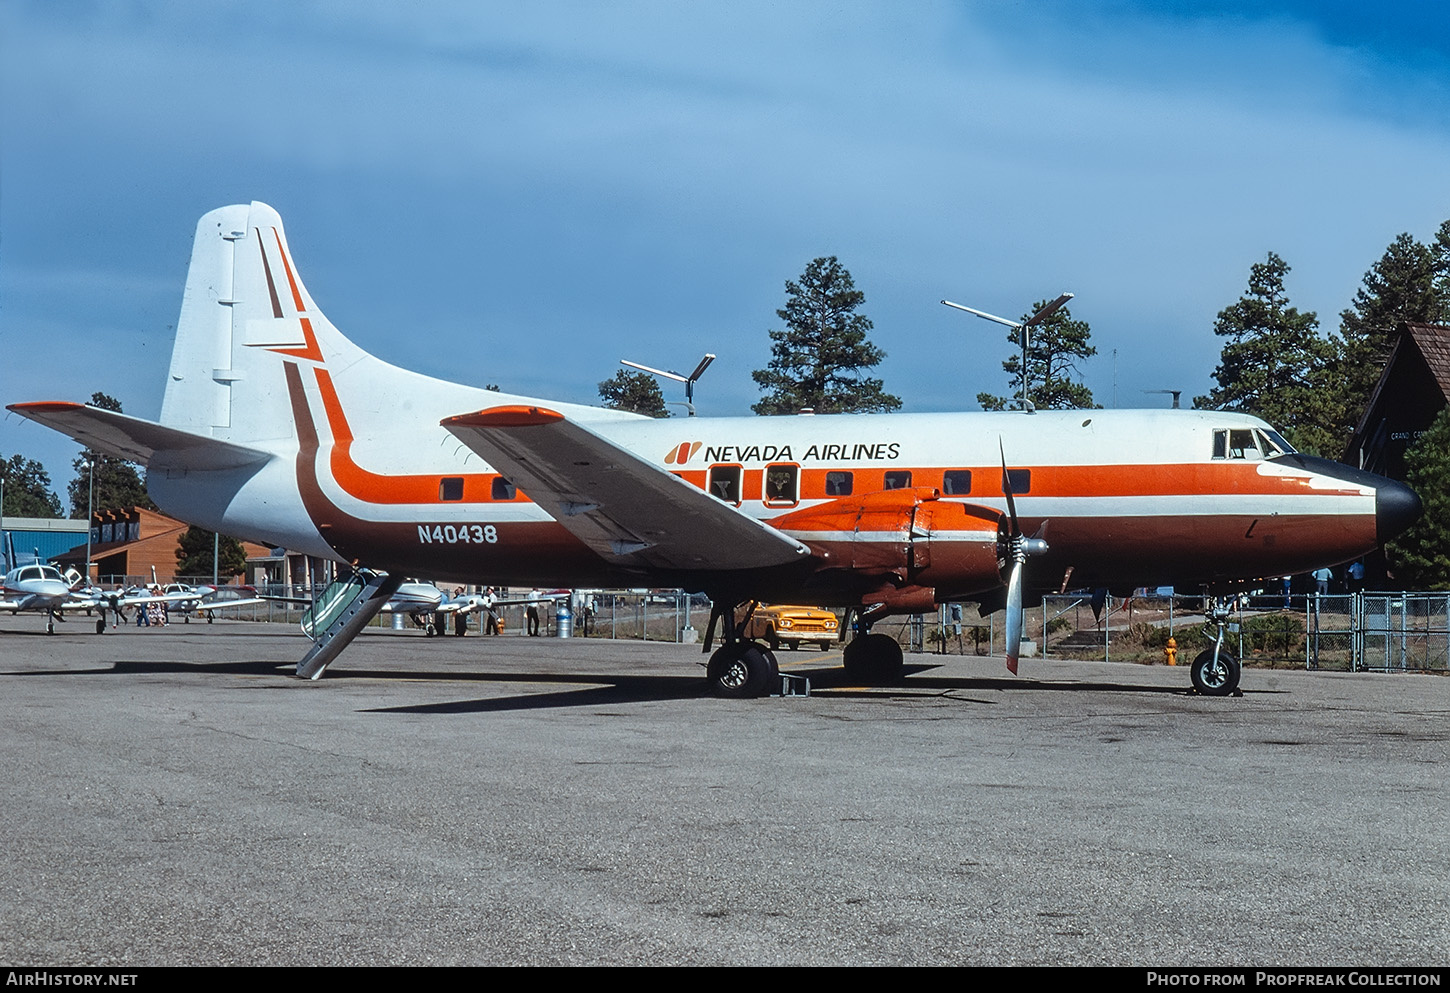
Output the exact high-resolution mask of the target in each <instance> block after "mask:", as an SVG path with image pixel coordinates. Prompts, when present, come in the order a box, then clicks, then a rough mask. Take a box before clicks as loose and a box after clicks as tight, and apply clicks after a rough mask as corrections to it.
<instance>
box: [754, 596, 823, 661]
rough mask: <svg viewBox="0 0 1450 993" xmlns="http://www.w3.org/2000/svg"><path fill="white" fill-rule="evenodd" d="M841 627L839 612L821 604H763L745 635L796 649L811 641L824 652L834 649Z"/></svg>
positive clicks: (777, 646) (770, 643)
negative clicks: (815, 605)
mask: <svg viewBox="0 0 1450 993" xmlns="http://www.w3.org/2000/svg"><path fill="white" fill-rule="evenodd" d="M742 616H743V615H742ZM839 626H840V622H839V621H837V620H836V615H835V614H833V613H831V612H830V611H829V610H823V609H821V608H820V607H797V606H779V605H773V604H764V603H762V604H761V605H760V606H758V607H756V608H755V613H754V614H752V615H751V617H750V623H749V624H747V625H745V630H744V635H745V637H747V638H750V639H753V640H755V641H763V642H765V643H766V644H768V645H769V646H770V647H771V648H772V649H776V648H779V647H780V646H781V645H785V646H786V647H787V648H791V649H794V648H797V647H799V646H800V645H801V644H803V643H806V642H811V643H814V644H817V645H819V646H821V651H823V652H826V651H830V649H831V645H832V643H833V642H835V640H836V634H837V631H838V629H839Z"/></svg>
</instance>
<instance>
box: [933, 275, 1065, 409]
mask: <svg viewBox="0 0 1450 993" xmlns="http://www.w3.org/2000/svg"><path fill="white" fill-rule="evenodd" d="M1072 296H1073V295H1072V294H1071V293H1063V294H1062V295H1061V296H1059V297H1058V298H1057V299H1056V300H1054V301H1052V302H1051V303H1049V304H1048V305H1047V306H1045V307H1043V308H1042V309H1041V310H1039V311H1038V312H1037V313H1035V314H1033V315H1032V316H1031V317H1029V318H1027V320H1025V321H1009V320H1007V318H1005V317H997V316H996V315H994V314H989V313H987V312H986V311H985V310H975V309H973V308H971V307H963V306H962V305H961V304H959V303H952V302H951V301H950V300H943V301H942V303H943V304H945V305H946V306H948V307H955V308H956V309H957V310H965V311H966V312H967V313H969V314H976V315H977V316H978V317H981V318H985V319H986V320H989V321H996V322H997V323H998V324H1005V325H1007V326H1008V327H1009V328H1016V329H1017V333H1018V335H1019V336H1020V337H1021V339H1022V409H1023V410H1025V411H1027V412H1028V413H1029V414H1030V413H1032V410H1033V408H1032V401H1031V400H1029V399H1027V345H1028V338H1029V336H1030V334H1031V329H1032V328H1033V327H1034V326H1036V325H1038V324H1041V323H1042V322H1043V321H1045V320H1046V319H1047V318H1049V317H1051V316H1052V315H1053V314H1054V313H1056V312H1057V309H1058V308H1059V307H1061V306H1062V305H1063V304H1065V303H1067V302H1068V301H1069V300H1071V299H1072ZM1045 379H1046V377H1044V381H1045Z"/></svg>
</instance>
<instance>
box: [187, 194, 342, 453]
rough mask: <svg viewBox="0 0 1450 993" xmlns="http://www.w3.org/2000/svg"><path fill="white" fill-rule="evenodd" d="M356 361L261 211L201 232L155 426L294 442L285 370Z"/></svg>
mask: <svg viewBox="0 0 1450 993" xmlns="http://www.w3.org/2000/svg"><path fill="white" fill-rule="evenodd" d="M357 351H359V350H358V349H357V348H356V346H354V345H353V344H352V343H351V342H349V341H348V340H347V339H346V338H345V337H343V335H342V334H341V332H339V331H338V330H337V329H336V328H335V327H333V326H332V324H331V322H329V321H328V320H327V318H326V317H325V316H323V314H322V312H321V311H319V310H318V309H317V305H316V304H315V303H314V302H313V300H312V297H311V296H310V295H309V294H308V292H307V288H306V287H305V286H303V285H302V279H301V277H300V276H299V275H298V272H297V267H296V266H295V265H294V264H293V262H292V255H291V252H290V250H289V249H288V247H287V237H286V235H285V234H284V233H283V230H282V219H281V217H279V216H278V214H277V212H276V211H275V210H273V209H272V208H271V207H269V206H267V205H266V204H264V203H252V204H250V205H236V206H231V207H221V208H219V209H217V210H213V211H211V212H210V213H208V214H206V215H205V216H204V217H202V219H201V220H200V221H199V222H198V223H197V227H196V240H195V242H194V244H193V247H192V253H191V268H190V270H189V271H188V272H187V277H186V292H185V295H184V296H183V297H182V302H181V317H180V319H179V320H178V321H177V326H176V343H175V345H174V347H173V350H172V354H171V369H170V376H169V378H168V379H167V382H166V395H165V397H164V399H163V400H162V404H161V423H162V424H165V425H167V426H168V427H174V428H179V429H181V430H185V431H190V432H193V433H196V434H202V435H207V436H210V437H213V438H221V439H226V440H230V441H234V442H238V443H242V444H249V443H263V442H268V441H285V440H288V439H291V438H292V437H293V426H292V420H291V417H290V411H289V407H288V400H287V388H286V382H285V378H284V372H283V364H284V362H286V361H288V360H304V361H308V360H310V361H312V362H317V363H321V362H323V359H324V352H325V353H326V355H327V358H328V359H330V360H333V361H334V362H336V361H337V360H338V359H340V358H341V359H344V360H345V359H347V358H349V356H348V355H347V354H346V353H349V352H357Z"/></svg>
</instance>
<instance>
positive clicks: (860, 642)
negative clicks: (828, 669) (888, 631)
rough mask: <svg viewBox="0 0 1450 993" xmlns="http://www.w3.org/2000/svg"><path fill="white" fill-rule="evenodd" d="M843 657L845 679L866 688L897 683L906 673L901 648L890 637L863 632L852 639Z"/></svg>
mask: <svg viewBox="0 0 1450 993" xmlns="http://www.w3.org/2000/svg"><path fill="white" fill-rule="evenodd" d="M842 655H843V660H842V661H843V662H844V663H845V666H846V675H847V676H849V677H851V678H852V679H854V680H857V681H858V682H862V683H866V684H867V685H871V686H889V685H891V684H893V683H899V682H901V679H902V676H903V674H904V672H905V661H904V659H903V658H902V655H901V646H900V645H899V644H897V641H896V639H895V638H893V637H891V636H890V635H885V634H870V633H869V631H863V632H862V633H861V634H859V635H857V636H856V637H855V638H853V639H851V643H850V644H848V645H847V646H846V650H845V652H843V653H842Z"/></svg>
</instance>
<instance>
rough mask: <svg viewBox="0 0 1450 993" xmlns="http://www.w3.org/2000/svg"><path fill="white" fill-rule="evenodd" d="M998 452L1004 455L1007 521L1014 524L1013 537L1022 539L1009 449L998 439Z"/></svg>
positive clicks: (1003, 475) (1003, 478)
mask: <svg viewBox="0 0 1450 993" xmlns="http://www.w3.org/2000/svg"><path fill="white" fill-rule="evenodd" d="M997 450H998V451H999V452H1001V453H1002V495H1003V496H1005V497H1006V498H1007V519H1008V520H1010V521H1011V522H1012V537H1013V538H1020V537H1022V528H1021V527H1020V526H1018V524H1017V503H1016V501H1014V500H1013V499H1012V478H1011V477H1010V476H1009V475H1008V474H1007V449H1006V448H1005V447H1003V445H1002V439H1001V438H998V439H997Z"/></svg>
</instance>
